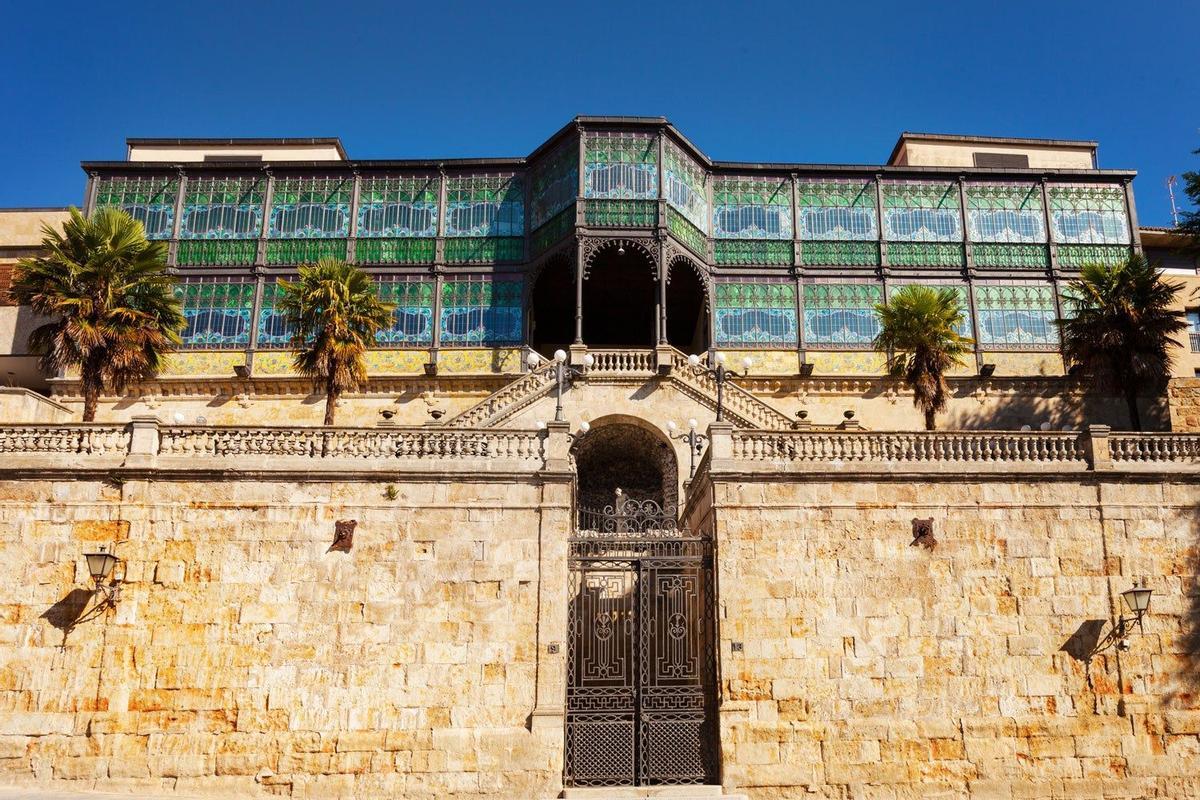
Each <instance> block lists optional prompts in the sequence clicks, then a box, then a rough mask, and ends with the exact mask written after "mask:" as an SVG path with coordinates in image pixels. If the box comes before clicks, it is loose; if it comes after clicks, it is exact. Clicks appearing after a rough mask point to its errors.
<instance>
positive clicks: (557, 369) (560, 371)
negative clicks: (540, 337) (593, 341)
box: [526, 350, 596, 422]
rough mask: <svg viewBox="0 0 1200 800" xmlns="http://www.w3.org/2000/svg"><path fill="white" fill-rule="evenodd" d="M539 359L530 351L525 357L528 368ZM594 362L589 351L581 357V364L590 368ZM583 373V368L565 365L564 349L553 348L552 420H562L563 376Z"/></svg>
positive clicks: (581, 374) (578, 375)
mask: <svg viewBox="0 0 1200 800" xmlns="http://www.w3.org/2000/svg"><path fill="white" fill-rule="evenodd" d="M541 360H542V357H541V356H539V355H538V354H537V353H530V354H529V358H528V359H526V363H528V364H529V368H530V369H533V368H535V367H537V365H538V364H540V363H541ZM595 363H596V359H595V358H593V357H592V354H591V353H588V354H587V355H585V356H584V357H583V366H584V367H586V368H588V369H590V368H591V366H592V364H595ZM584 374H585V373H584V372H583V370H580V369H576V368H575V367H571V366H568V365H567V353H566V351H565V350H555V351H554V382H555V384H556V385H557V391H556V392H555V395H554V421H555V422H562V421H563V408H562V392H563V377H565V376H567V375H570V376H572V377H578V378H582V377H583V376H584Z"/></svg>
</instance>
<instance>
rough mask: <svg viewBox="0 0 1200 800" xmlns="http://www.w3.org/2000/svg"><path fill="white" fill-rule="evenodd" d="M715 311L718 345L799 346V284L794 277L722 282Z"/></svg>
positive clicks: (717, 287)
mask: <svg viewBox="0 0 1200 800" xmlns="http://www.w3.org/2000/svg"><path fill="white" fill-rule="evenodd" d="M715 311H716V337H715V338H716V343H717V344H718V345H726V346H728V345H752V346H756V347H795V346H796V342H797V339H796V335H797V333H796V332H797V328H796V284H795V283H794V282H792V281H791V280H790V279H786V278H780V279H778V280H774V281H772V280H770V279H761V280H757V281H753V282H751V281H722V282H719V283H717V286H716V309H715Z"/></svg>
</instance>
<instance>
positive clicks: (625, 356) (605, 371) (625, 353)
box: [587, 350, 656, 377]
mask: <svg viewBox="0 0 1200 800" xmlns="http://www.w3.org/2000/svg"><path fill="white" fill-rule="evenodd" d="M587 352H588V355H590V356H592V358H593V359H595V360H594V361H593V362H592V365H591V366H590V367H588V374H589V375H635V376H643V377H644V376H650V375H653V374H654V371H655V368H656V362H655V353H654V351H653V350H588V351H587Z"/></svg>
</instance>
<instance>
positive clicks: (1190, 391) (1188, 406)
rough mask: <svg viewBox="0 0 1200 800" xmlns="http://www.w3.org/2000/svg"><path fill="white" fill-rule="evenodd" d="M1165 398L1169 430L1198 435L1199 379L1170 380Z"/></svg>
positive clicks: (1199, 413) (1199, 408)
mask: <svg viewBox="0 0 1200 800" xmlns="http://www.w3.org/2000/svg"><path fill="white" fill-rule="evenodd" d="M1167 398H1168V401H1169V403H1170V406H1171V430H1173V431H1187V432H1190V433H1200V378H1172V379H1171V382H1170V384H1169V385H1168V386H1167Z"/></svg>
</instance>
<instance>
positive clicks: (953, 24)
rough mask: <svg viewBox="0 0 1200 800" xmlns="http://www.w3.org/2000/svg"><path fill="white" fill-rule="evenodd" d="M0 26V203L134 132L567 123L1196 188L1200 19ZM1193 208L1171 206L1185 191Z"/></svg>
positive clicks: (539, 13)
mask: <svg viewBox="0 0 1200 800" xmlns="http://www.w3.org/2000/svg"><path fill="white" fill-rule="evenodd" d="M175 5H176V4H174V3H170V2H162V0H157V2H154V3H141V2H125V3H120V4H119V5H118V4H108V3H95V2H89V3H76V2H73V0H68V2H55V3H31V2H19V3H12V4H11V5H9V6H8V7H7V8H6V10H5V13H4V19H3V21H2V23H0V46H2V48H3V52H4V54H5V56H6V58H5V61H6V69H5V73H6V77H5V80H4V81H3V82H0V108H3V109H4V112H5V113H4V122H3V124H2V125H0V154H2V155H0V206H53V205H65V204H69V203H78V202H80V200H81V198H82V195H83V184H84V179H83V174H82V172H81V171H80V169H79V162H80V161H81V160H84V159H97V160H98V159H120V158H123V156H124V145H123V142H124V139H125V137H126V136H340V137H341V138H342V141H343V143H344V144H345V146H346V148H347V150H348V151H349V153H350V155H351V156H352V157H356V158H386V157H392V158H405V157H413V158H416V157H439V156H441V157H455V156H493V155H505V156H508V155H525V154H527V153H528V152H529V151H530V150H532V149H533V148H534V147H535V146H536V145H538V144H539V143H540V142H541V141H542V140H543V139H545V138H546V137H548V136H549V135H550V134H551V133H553V132H554V131H555V130H557V129H558V128H559V127H561V126H562V125H563V124H565V123H566V122H567V121H568V120H569V119H570V118H571V117H573V116H575V115H576V114H637V115H663V116H666V117H668V118H670V119H671V121H672V122H674V123H675V124H676V125H677V126H678V127H679V128H680V129H681V130H682V131H683V132H684V134H685V135H687V136H688V137H689V138H691V139H692V141H693V142H695V143H696V144H697V146H699V147H700V148H701V149H702V150H704V151H705V152H706V153H708V155H709V156H711V157H713V158H718V159H724V160H738V161H804V162H835V163H880V162H881V161H883V160H884V159H886V158H887V156H888V153H889V152H890V150H891V147H892V145H893V144H894V142H895V140H896V136H897V134H898V133H899V132H900V131H902V130H915V131H927V132H939V133H976V134H987V135H997V136H1038V137H1052V138H1078V139H1096V140H1098V141H1099V142H1100V151H1099V157H1100V166H1101V167H1108V168H1132V169H1137V170H1138V171H1139V178H1138V180H1137V182H1136V184H1135V188H1136V191H1137V199H1138V207H1139V215H1140V218H1141V222H1142V223H1143V224H1149V225H1165V224H1169V221H1170V211H1169V204H1168V201H1167V194H1166V189H1165V187H1164V181H1165V179H1166V176H1168V175H1171V174H1179V173H1181V172H1183V171H1184V170H1189V169H1192V170H1200V156H1195V155H1192V152H1191V151H1193V150H1195V149H1197V148H1198V147H1200V67H1197V62H1196V55H1195V51H1194V47H1195V44H1194V43H1195V32H1196V31H1197V30H1200V3H1197V2H1196V1H1195V0H1187V1H1186V2H1185V1H1176V0H1171V1H1170V2H1153V3H1147V4H1138V3H1130V2H1125V3H1116V2H1105V1H1100V2H1088V3H1079V2H1073V1H1071V2H1066V1H1060V2H1053V3H1047V2H1045V1H1044V0H1041V2H1024V1H1023V0H1022V1H1021V2H1006V3H992V2H988V3H984V2H975V3H970V2H961V0H960V2H945V3H943V2H925V3H903V4H902V3H894V2H890V3H877V4H876V3H871V2H864V1H863V0H859V2H853V3H850V2H840V3H805V2H794V1H793V2H754V3H739V2H736V1H735V0H726V1H725V2H722V3H710V2H692V3H687V4H682V3H681V4H674V3H657V4H655V3H648V2H645V0H641V2H636V1H635V2H625V0H593V2H590V3H587V4H580V3H571V2H565V0H560V2H557V3H524V4H522V3H512V2H509V3H491V2H489V3H483V2H470V3H468V2H453V1H450V2H445V1H443V2H428V3H420V4H418V3H413V2H397V1H396V0H393V1H392V2H389V3H376V2H354V1H353V0H345V1H344V2H341V3H328V2H324V3H309V2H306V1H305V0H293V2H271V1H267V0H240V2H236V3H234V2H222V0H206V2H204V3H195V4H186V6H183V5H181V7H180V8H179V9H178V10H176V9H175V8H174V7H175ZM1180 194H1181V193H1180Z"/></svg>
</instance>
